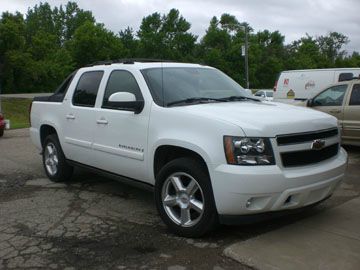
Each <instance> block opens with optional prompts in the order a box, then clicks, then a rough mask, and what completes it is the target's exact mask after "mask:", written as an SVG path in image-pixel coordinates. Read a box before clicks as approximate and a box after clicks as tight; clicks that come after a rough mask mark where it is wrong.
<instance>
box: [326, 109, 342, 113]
mask: <svg viewBox="0 0 360 270" xmlns="http://www.w3.org/2000/svg"><path fill="white" fill-rule="evenodd" d="M329 112H331V113H341V111H340V110H330V111H329Z"/></svg>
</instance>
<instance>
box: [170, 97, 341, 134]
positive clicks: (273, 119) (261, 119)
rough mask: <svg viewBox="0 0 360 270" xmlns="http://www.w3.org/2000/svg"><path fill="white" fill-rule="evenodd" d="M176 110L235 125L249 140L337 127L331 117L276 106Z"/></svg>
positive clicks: (237, 104) (200, 106)
mask: <svg viewBox="0 0 360 270" xmlns="http://www.w3.org/2000/svg"><path fill="white" fill-rule="evenodd" d="M176 109H178V110H182V111H184V113H190V114H196V115H198V116H203V117H207V118H211V119H214V120H215V119H218V120H220V121H226V122H229V123H232V124H235V125H237V126H239V127H240V128H241V129H242V130H243V131H244V133H245V134H246V136H249V137H256V136H259V137H275V136H276V135H281V134H291V133H301V132H309V131H317V130H322V129H328V128H334V127H337V119H336V118H335V117H333V116H331V115H328V114H325V113H322V112H319V111H315V110H313V109H310V108H304V107H296V106H292V105H287V104H282V103H276V102H256V101H235V102H221V103H220V102H219V103H207V104H197V105H189V106H179V107H176ZM229 135H232V134H229Z"/></svg>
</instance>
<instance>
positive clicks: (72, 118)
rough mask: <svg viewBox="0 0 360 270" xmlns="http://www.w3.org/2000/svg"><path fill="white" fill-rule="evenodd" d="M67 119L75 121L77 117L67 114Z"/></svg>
mask: <svg viewBox="0 0 360 270" xmlns="http://www.w3.org/2000/svg"><path fill="white" fill-rule="evenodd" d="M66 119H70V120H74V119H75V115H73V114H67V115H66Z"/></svg>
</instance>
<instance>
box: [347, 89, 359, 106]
mask: <svg viewBox="0 0 360 270" xmlns="http://www.w3.org/2000/svg"><path fill="white" fill-rule="evenodd" d="M349 105H350V106H351V105H360V84H354V87H353V89H352V92H351V97H350V102H349Z"/></svg>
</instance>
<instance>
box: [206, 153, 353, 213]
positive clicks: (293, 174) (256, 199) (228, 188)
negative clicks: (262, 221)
mask: <svg viewBox="0 0 360 270" xmlns="http://www.w3.org/2000/svg"><path fill="white" fill-rule="evenodd" d="M347 158H348V157H347V153H346V152H345V150H344V149H342V148H341V150H340V151H339V153H338V155H337V156H335V157H333V158H331V159H328V160H326V161H323V162H320V163H316V164H312V165H309V166H303V167H295V168H290V169H289V168H288V169H285V168H280V167H279V166H276V165H274V166H253V167H250V166H237V165H227V164H223V165H219V166H215V167H213V168H212V170H210V177H211V182H212V187H213V191H214V199H215V203H216V207H217V211H218V214H219V215H249V214H257V213H264V212H271V211H280V210H288V209H295V208H301V207H305V206H308V205H312V204H315V203H317V202H319V201H321V200H323V199H325V198H327V197H329V196H331V194H332V193H333V192H334V190H335V188H336V187H337V186H338V185H339V183H340V182H341V180H342V179H343V177H344V175H345V170H346V167H347Z"/></svg>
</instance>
